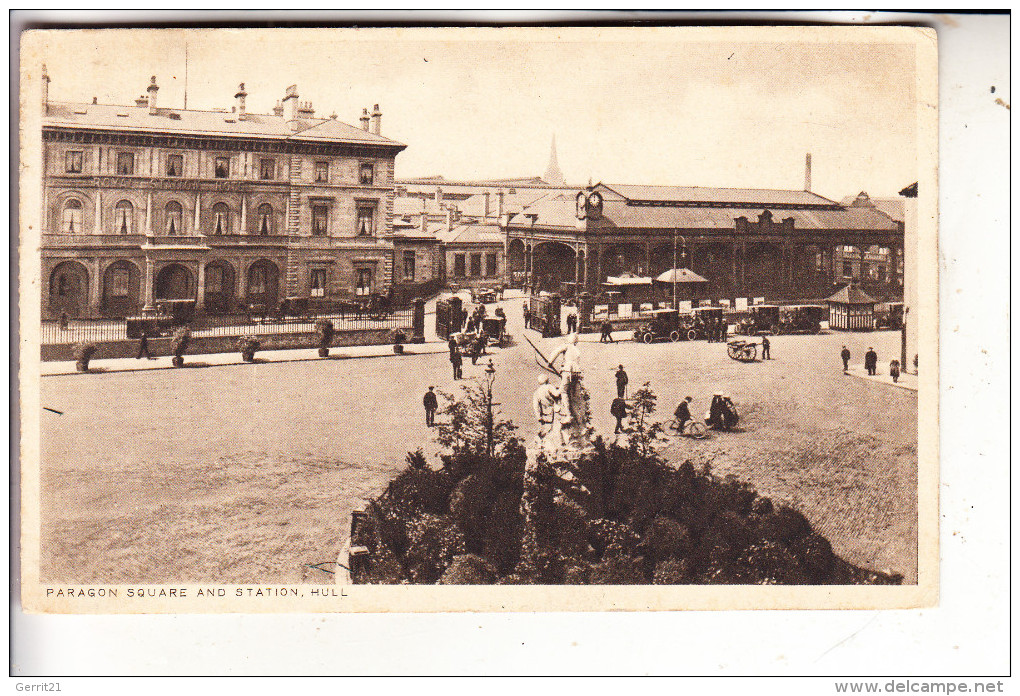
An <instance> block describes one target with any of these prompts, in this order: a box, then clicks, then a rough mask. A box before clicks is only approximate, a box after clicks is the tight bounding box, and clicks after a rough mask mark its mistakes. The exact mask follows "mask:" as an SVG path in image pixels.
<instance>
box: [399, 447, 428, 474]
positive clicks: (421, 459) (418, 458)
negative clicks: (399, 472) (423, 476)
mask: <svg viewBox="0 0 1020 696" xmlns="http://www.w3.org/2000/svg"><path fill="white" fill-rule="evenodd" d="M404 461H405V462H406V463H407V465H408V466H409V467H410V468H412V469H417V470H419V471H426V470H429V463H428V460H427V459H425V452H423V451H422V449H421V447H419V448H418V449H416V450H415V451H414V452H408V453H407V456H405V457H404Z"/></svg>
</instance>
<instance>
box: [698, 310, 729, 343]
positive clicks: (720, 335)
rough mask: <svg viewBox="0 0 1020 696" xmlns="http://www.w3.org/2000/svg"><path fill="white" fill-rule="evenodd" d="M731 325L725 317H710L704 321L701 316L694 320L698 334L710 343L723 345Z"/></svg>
mask: <svg viewBox="0 0 1020 696" xmlns="http://www.w3.org/2000/svg"><path fill="white" fill-rule="evenodd" d="M729 328H730V327H729V325H727V323H726V319H724V318H723V317H708V318H707V319H702V318H701V317H700V316H696V317H695V318H694V329H695V330H696V331H697V332H698V334H700V335H702V336H704V337H705V339H706V340H707V341H708V342H709V343H723V342H725V341H726V335H727V334H728V333H729Z"/></svg>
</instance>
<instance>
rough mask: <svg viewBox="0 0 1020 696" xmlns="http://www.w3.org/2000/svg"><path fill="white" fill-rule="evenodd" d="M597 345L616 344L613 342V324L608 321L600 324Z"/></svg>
mask: <svg viewBox="0 0 1020 696" xmlns="http://www.w3.org/2000/svg"><path fill="white" fill-rule="evenodd" d="M599 343H616V341H614V340H613V323H612V322H611V321H609V320H608V319H606V320H605V321H604V322H602V335H601V336H599Z"/></svg>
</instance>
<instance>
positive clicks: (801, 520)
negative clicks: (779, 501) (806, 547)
mask: <svg viewBox="0 0 1020 696" xmlns="http://www.w3.org/2000/svg"><path fill="white" fill-rule="evenodd" d="M810 533H811V523H810V522H808V521H807V518H806V517H804V515H802V514H800V513H799V512H797V511H796V510H794V509H793V508H791V507H787V506H786V505H783V506H781V507H780V508H779V509H778V510H776V511H775V512H772V513H769V514H767V515H764V516H763V517H762V518H761V519H760V521H759V522H758V525H757V536H758V538H759V539H761V540H762V541H774V542H782V543H789V542H791V541H794V540H796V539H800V538H801V537H805V536H807V535H808V534H810Z"/></svg>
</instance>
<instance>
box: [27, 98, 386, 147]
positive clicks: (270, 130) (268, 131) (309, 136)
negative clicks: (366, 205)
mask: <svg viewBox="0 0 1020 696" xmlns="http://www.w3.org/2000/svg"><path fill="white" fill-rule="evenodd" d="M178 117H179V118H178ZM237 117H238V114H236V113H234V112H230V111H193V110H185V109H171V108H165V107H161V108H158V109H156V113H155V114H149V107H147V106H116V105H110V104H77V103H72V102H50V103H49V107H48V113H47V114H46V115H45V116H43V127H44V128H90V129H99V130H116V131H129V132H132V131H133V132H138V133H170V134H179V135H209V136H233V137H237V136H247V137H255V138H258V137H263V138H288V139H290V140H295V141H311V142H338V141H339V142H347V143H356V144H363V145H386V146H391V147H399V148H401V149H403V148H405V147H406V145H404V144H403V143H398V142H397V141H396V140H390V139H389V138H384V137H383V136H381V135H376V134H375V133H372V132H370V131H366V130H363V129H361V128H357V127H355V126H352V125H350V124H347V123H343V122H341V121H337V120H335V119H322V118H306V119H301V120H300V121H299V122H298V124H299V125H298V130H297V131H292V130H291V129H290V126H289V125H288V124H287V121H286V119H285V118H284V117H283V116H275V115H269V114H253V113H248V114H245V118H244V119H243V120H238V118H237Z"/></svg>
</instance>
